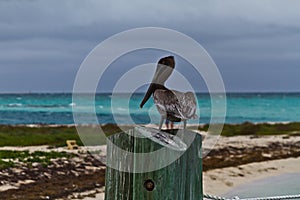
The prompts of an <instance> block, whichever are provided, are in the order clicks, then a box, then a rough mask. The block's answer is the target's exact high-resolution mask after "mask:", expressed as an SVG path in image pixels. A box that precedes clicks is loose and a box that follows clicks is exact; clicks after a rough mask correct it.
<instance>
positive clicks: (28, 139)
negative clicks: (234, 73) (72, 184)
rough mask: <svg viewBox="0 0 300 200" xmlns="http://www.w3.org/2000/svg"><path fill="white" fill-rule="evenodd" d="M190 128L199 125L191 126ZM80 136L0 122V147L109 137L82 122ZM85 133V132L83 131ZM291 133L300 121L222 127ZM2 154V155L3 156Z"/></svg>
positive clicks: (231, 131) (231, 132)
mask: <svg viewBox="0 0 300 200" xmlns="http://www.w3.org/2000/svg"><path fill="white" fill-rule="evenodd" d="M101 128H102V130H103V131H104V132H105V134H106V135H107V136H108V135H111V134H114V133H118V132H121V131H122V130H128V129H130V128H132V126H122V127H121V128H122V130H121V129H120V128H119V127H118V126H117V125H114V124H107V125H103V126H101ZM190 128H191V129H194V128H197V127H196V126H195V127H190ZM79 129H80V133H81V134H80V137H81V138H80V137H79V135H78V134H77V130H76V128H75V127H74V126H56V127H55V126H53V127H51V126H39V127H28V126H8V125H0V147H3V146H37V145H49V146H53V147H61V146H66V140H76V141H77V144H78V145H80V146H82V145H83V144H82V141H81V139H84V141H85V142H86V141H88V144H89V145H103V144H105V143H106V137H105V135H103V134H102V133H100V132H99V129H98V127H97V126H81V127H79ZM198 129H199V130H203V131H206V130H207V129H208V125H204V126H201V127H198ZM82 133H84V134H82ZM279 134H290V135H300V122H294V123H287V124H284V123H278V124H267V123H261V124H252V123H249V122H245V123H243V124H225V125H224V127H223V131H222V135H223V136H235V135H279ZM0 158H1V156H0Z"/></svg>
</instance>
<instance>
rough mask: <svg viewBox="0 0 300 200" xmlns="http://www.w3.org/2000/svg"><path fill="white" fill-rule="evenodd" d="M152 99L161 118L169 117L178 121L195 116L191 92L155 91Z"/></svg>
mask: <svg viewBox="0 0 300 200" xmlns="http://www.w3.org/2000/svg"><path fill="white" fill-rule="evenodd" d="M153 98H154V103H155V105H156V106H157V109H158V111H159V113H160V114H161V115H163V116H166V115H170V116H174V117H177V118H180V119H190V118H194V117H195V116H196V115H195V113H196V100H195V96H194V94H193V93H192V92H187V93H182V92H178V91H175V90H172V91H171V90H156V91H155V92H154V95H153Z"/></svg>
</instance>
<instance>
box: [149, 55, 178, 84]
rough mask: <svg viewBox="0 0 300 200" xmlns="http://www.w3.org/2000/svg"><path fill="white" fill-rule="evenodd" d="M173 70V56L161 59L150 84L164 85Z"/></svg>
mask: <svg viewBox="0 0 300 200" xmlns="http://www.w3.org/2000/svg"><path fill="white" fill-rule="evenodd" d="M174 68H175V60H174V56H168V57H164V58H161V59H160V60H159V61H158V63H157V67H156V71H155V74H154V77H153V79H152V83H156V84H159V85H164V84H165V82H166V80H167V79H168V78H169V76H170V75H171V73H172V72H173V69H174Z"/></svg>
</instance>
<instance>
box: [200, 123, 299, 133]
mask: <svg viewBox="0 0 300 200" xmlns="http://www.w3.org/2000/svg"><path fill="white" fill-rule="evenodd" d="M207 129H208V125H204V126H203V127H199V130H203V131H206V130H207ZM283 134H289V135H300V122H292V123H277V124H269V123H260V124H253V123H250V122H245V123H243V124H225V125H224V127H223V130H222V133H221V135H222V136H237V135H257V136H259V135H283Z"/></svg>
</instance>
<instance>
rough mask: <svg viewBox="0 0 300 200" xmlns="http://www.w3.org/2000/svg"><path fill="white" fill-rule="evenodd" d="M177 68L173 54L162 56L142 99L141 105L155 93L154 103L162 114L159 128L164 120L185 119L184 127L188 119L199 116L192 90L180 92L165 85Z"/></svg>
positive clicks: (175, 120)
mask: <svg viewBox="0 0 300 200" xmlns="http://www.w3.org/2000/svg"><path fill="white" fill-rule="evenodd" d="M174 68H175V60H174V57H173V56H168V57H164V58H161V59H160V60H159V61H158V64H157V67H156V71H155V74H154V77H153V79H152V82H151V84H150V86H149V88H148V90H147V92H146V94H145V96H144V99H143V100H142V102H141V104H140V107H141V108H143V106H144V104H145V103H146V102H147V101H148V99H149V98H150V96H151V95H152V94H153V99H154V103H155V105H156V108H157V110H158V112H159V113H160V115H161V119H160V124H159V130H161V128H162V124H163V122H164V120H168V121H171V122H180V121H183V123H184V129H185V128H186V121H187V120H188V119H192V118H197V115H196V107H197V104H196V99H195V95H194V94H193V93H192V92H185V93H184V92H179V91H176V90H170V89H168V88H166V87H165V82H166V80H167V79H168V78H169V77H170V75H171V74H172V72H173V70H174Z"/></svg>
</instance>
